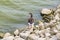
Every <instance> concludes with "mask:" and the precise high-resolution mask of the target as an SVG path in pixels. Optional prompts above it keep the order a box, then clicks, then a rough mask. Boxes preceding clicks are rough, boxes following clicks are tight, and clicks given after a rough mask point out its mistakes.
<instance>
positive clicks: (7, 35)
mask: <svg viewBox="0 0 60 40" xmlns="http://www.w3.org/2000/svg"><path fill="white" fill-rule="evenodd" d="M10 35H11V34H10V33H5V35H4V37H3V38H6V37H9V36H10Z"/></svg>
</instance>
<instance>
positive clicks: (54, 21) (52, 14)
mask: <svg viewBox="0 0 60 40" xmlns="http://www.w3.org/2000/svg"><path fill="white" fill-rule="evenodd" d="M40 14H41V16H42V19H43V20H42V21H41V20H39V23H38V25H33V26H32V27H31V28H28V26H27V27H26V28H25V29H24V30H19V29H16V30H15V31H14V32H13V33H14V34H10V33H5V34H4V35H3V38H2V39H1V40H60V5H58V6H57V7H56V8H54V9H47V8H44V9H42V10H41V13H40Z"/></svg>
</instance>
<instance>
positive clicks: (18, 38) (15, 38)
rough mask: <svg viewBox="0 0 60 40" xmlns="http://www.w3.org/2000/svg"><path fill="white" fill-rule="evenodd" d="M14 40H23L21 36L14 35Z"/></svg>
mask: <svg viewBox="0 0 60 40" xmlns="http://www.w3.org/2000/svg"><path fill="white" fill-rule="evenodd" d="M14 40H24V39H23V38H21V37H20V36H15V37H14Z"/></svg>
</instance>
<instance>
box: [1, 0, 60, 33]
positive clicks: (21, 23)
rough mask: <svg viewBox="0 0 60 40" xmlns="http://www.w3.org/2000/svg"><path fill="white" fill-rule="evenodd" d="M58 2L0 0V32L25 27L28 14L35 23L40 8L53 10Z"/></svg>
mask: <svg viewBox="0 0 60 40" xmlns="http://www.w3.org/2000/svg"><path fill="white" fill-rule="evenodd" d="M58 4H60V0H0V32H12V31H14V30H15V29H16V28H21V27H25V26H26V25H27V19H28V17H29V16H28V15H29V14H28V13H29V12H32V13H33V15H34V19H35V21H36V22H37V21H38V20H40V19H41V16H40V9H41V8H54V7H56V6H57V5H58Z"/></svg>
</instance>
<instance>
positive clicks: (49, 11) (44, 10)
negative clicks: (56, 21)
mask: <svg viewBox="0 0 60 40" xmlns="http://www.w3.org/2000/svg"><path fill="white" fill-rule="evenodd" d="M51 12H52V11H51V10H50V9H47V8H44V9H42V11H41V13H42V14H50V13H51Z"/></svg>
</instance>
